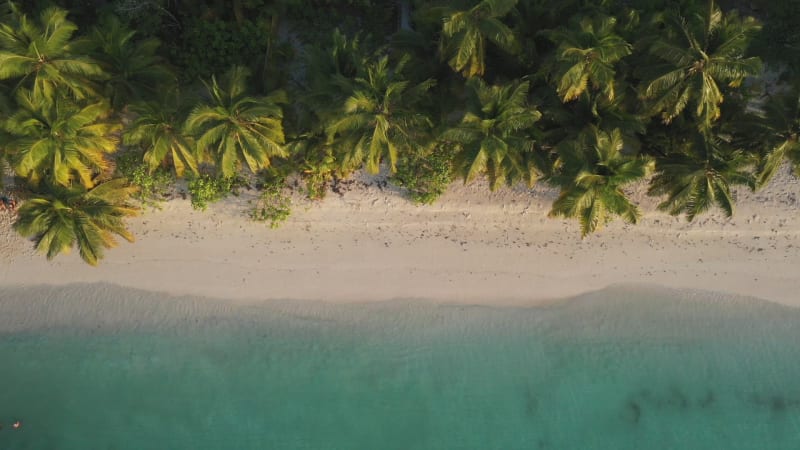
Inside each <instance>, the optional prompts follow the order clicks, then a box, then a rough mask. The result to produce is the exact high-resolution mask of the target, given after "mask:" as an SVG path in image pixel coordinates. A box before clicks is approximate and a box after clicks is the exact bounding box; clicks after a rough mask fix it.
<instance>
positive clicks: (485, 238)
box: [0, 169, 800, 306]
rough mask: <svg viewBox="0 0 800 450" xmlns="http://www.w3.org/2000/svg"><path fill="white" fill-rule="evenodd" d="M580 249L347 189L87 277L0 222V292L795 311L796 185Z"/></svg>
mask: <svg viewBox="0 0 800 450" xmlns="http://www.w3.org/2000/svg"><path fill="white" fill-rule="evenodd" d="M645 190H646V185H645V184H641V185H639V186H637V187H635V188H634V190H633V192H632V195H633V198H634V199H635V200H636V201H637V202H638V203H639V204H640V206H641V207H642V209H643V211H644V212H645V215H644V217H643V219H642V220H641V222H640V223H639V224H638V225H626V224H624V223H622V222H620V221H615V222H613V223H611V224H609V225H608V226H607V227H605V228H604V229H603V230H601V231H600V232H598V233H596V234H594V235H591V236H589V237H587V238H586V239H583V240H581V238H580V232H579V227H578V223H577V222H575V221H564V220H560V219H551V218H548V217H547V212H548V210H549V207H550V204H551V203H552V200H553V199H554V198H555V196H556V194H557V192H556V191H555V190H553V189H550V188H548V187H546V186H545V185H543V184H542V185H540V186H537V187H535V188H534V189H532V190H528V189H524V188H521V187H520V188H517V189H508V188H506V189H501V190H498V191H496V192H490V191H489V190H488V189H487V187H486V185H485V184H483V183H475V184H471V185H466V186H465V185H462V184H461V183H456V184H454V185H453V186H452V188H451V189H450V190H449V191H448V192H447V193H446V194H445V195H444V196H443V197H442V198H441V199H439V201H437V202H436V203H435V204H433V205H431V206H416V205H414V204H412V203H411V202H409V201H408V200H406V199H405V198H404V197H403V196H402V193H401V192H400V191H398V190H397V189H396V188H394V187H392V186H387V185H385V183H379V182H377V181H376V179H374V178H368V177H364V176H362V177H356V178H355V179H354V180H352V181H350V182H347V184H346V186H344V187H343V189H342V190H341V193H340V194H337V193H334V192H329V194H328V196H327V197H326V198H325V199H324V200H322V201H316V202H312V201H309V200H305V199H304V198H303V196H302V195H301V194H300V193H299V192H298V193H295V194H294V196H293V208H292V209H293V213H292V216H291V217H290V218H289V220H288V221H287V222H285V223H284V224H282V225H281V226H280V227H279V228H278V229H270V228H269V226H267V225H266V224H263V223H256V222H253V221H251V220H250V219H248V218H247V217H246V209H247V207H248V202H249V201H250V200H252V198H254V196H255V193H254V192H247V191H244V192H242V193H241V195H240V196H239V197H232V198H230V199H228V200H225V201H223V202H221V203H217V204H215V205H212V206H211V207H210V208H209V209H208V210H207V211H205V212H200V211H194V210H192V208H191V206H190V204H189V201H188V200H183V199H180V198H179V197H178V198H176V199H174V200H171V201H168V202H164V203H163V204H162V205H161V209H160V210H154V209H147V210H145V211H143V213H142V214H141V215H140V216H139V217H136V218H134V219H132V220H130V222H129V224H130V229H131V230H132V231H133V233H134V234H135V236H136V239H137V242H135V243H134V244H128V243H127V242H124V241H123V242H122V243H121V244H120V246H119V247H118V248H116V249H112V250H110V251H108V252H107V253H106V258H105V259H104V260H103V261H101V263H100V266H99V267H96V268H93V267H90V266H87V265H86V264H84V263H83V262H82V261H81V260H80V259H79V257H78V255H77V251H73V252H72V254H70V255H62V256H58V257H56V258H55V259H54V260H53V261H50V262H48V261H47V260H46V259H45V257H44V256H42V255H38V254H35V253H34V251H33V246H32V243H31V242H30V241H28V240H26V239H24V238H21V237H19V236H18V235H17V234H16V233H15V232H14V231H13V230H12V229H11V221H12V218H11V216H10V215H9V213H7V212H2V213H1V214H2V215H0V287H2V286H6V287H11V286H17V287H18V286H20V285H22V286H25V285H38V284H54V285H63V284H68V283H76V282H81V283H86V282H107V283H113V284H118V285H121V286H126V287H135V288H139V289H145V290H150V291H158V292H168V293H171V294H188V295H202V296H207V297H217V298H222V299H231V300H238V301H253V300H268V299H310V300H323V301H330V302H362V301H380V300H388V299H397V298H421V299H430V300H433V301H437V302H459V303H460V302H464V303H515V304H523V303H540V302H545V301H549V300H553V299H558V298H563V297H569V296H573V295H577V294H580V293H584V292H588V291H593V290H597V289H602V288H604V287H607V286H610V285H616V284H626V283H636V284H654V285H661V286H667V287H671V288H691V289H703V290H709V291H718V292H724V293H731V294H739V295H746V296H755V297H760V298H764V299H767V300H771V301H775V302H780V303H784V304H788V305H795V306H800V295H798V294H797V291H798V288H800V279H798V276H797V273H798V269H800V251H798V249H800V215H799V214H798V210H799V209H800V204H798V199H799V198H800V182H798V180H797V179H796V178H794V177H793V176H792V175H791V174H790V173H789V172H788V169H785V170H782V171H781V173H780V175H778V176H777V177H776V178H775V179H774V180H773V182H772V183H771V184H770V185H769V186H767V187H766V188H764V189H762V190H761V191H758V192H756V193H752V192H749V191H747V190H743V189H740V190H738V192H737V197H738V201H737V210H736V214H735V215H734V217H733V218H732V219H726V218H724V217H723V215H722V214H721V213H720V212H719V211H712V212H711V213H710V214H706V215H703V216H700V217H699V218H697V219H696V220H695V221H694V222H693V223H687V222H686V221H685V219H683V218H675V217H671V216H669V215H666V214H663V213H660V212H658V211H656V208H655V205H656V204H657V199H653V198H649V197H647V196H646V195H644V191H645Z"/></svg>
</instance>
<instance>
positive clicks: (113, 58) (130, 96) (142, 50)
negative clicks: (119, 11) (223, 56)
mask: <svg viewBox="0 0 800 450" xmlns="http://www.w3.org/2000/svg"><path fill="white" fill-rule="evenodd" d="M136 35H137V33H136V31H134V30H131V29H130V28H128V27H127V26H126V25H125V24H123V23H122V22H121V21H120V19H119V18H118V17H117V16H106V17H104V18H103V20H102V21H101V22H100V24H99V25H97V26H95V27H94V28H93V29H92V33H91V39H92V41H93V43H94V44H95V45H96V46H97V49H96V50H95V52H93V55H92V56H93V57H94V59H95V60H96V61H97V62H98V64H100V66H101V67H102V68H103V70H104V71H105V72H106V73H107V74H108V79H107V80H105V85H106V92H105V93H106V95H107V96H108V97H109V98H110V100H111V106H113V107H114V108H115V109H120V108H122V107H124V106H125V105H126V104H128V103H130V102H132V101H134V100H143V99H151V98H157V97H158V96H159V95H161V92H160V91H162V90H172V89H174V88H175V84H176V81H177V80H176V77H175V74H173V73H172V71H171V70H170V69H169V68H168V67H167V65H166V62H165V61H164V60H163V59H162V58H161V57H160V56H158V54H157V52H158V50H159V47H160V46H161V42H159V40H158V39H155V38H145V39H137V36H136Z"/></svg>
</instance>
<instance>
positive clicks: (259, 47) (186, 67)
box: [170, 17, 269, 82]
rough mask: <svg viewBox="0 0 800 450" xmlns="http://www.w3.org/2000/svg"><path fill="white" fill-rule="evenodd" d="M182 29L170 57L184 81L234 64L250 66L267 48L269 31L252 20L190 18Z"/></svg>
mask: <svg viewBox="0 0 800 450" xmlns="http://www.w3.org/2000/svg"><path fill="white" fill-rule="evenodd" d="M182 29H183V32H182V35H181V36H180V40H179V41H180V44H179V45H178V46H176V47H173V48H172V49H171V50H170V60H171V61H172V62H173V63H174V64H175V65H176V66H177V67H179V68H180V70H179V73H180V75H181V77H182V78H183V80H185V81H190V82H191V81H194V80H197V79H207V78H210V77H211V76H212V75H213V74H217V73H223V72H225V71H226V70H228V69H229V68H230V67H232V66H235V65H240V66H250V67H252V63H253V62H254V61H259V62H260V61H262V60H263V59H264V54H265V52H266V51H267V44H268V37H269V30H268V29H267V28H266V25H264V24H261V23H258V22H254V21H251V20H244V21H243V22H242V23H241V24H237V23H236V22H226V21H223V20H215V19H211V20H209V19H208V18H203V17H193V18H191V19H189V20H187V21H185V22H184V23H183V28H182Z"/></svg>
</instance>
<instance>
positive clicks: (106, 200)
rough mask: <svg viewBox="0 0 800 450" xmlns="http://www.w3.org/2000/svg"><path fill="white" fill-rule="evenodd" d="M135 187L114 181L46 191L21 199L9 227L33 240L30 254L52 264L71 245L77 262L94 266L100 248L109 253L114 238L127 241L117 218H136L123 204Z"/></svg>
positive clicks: (122, 225) (126, 203)
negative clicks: (77, 255) (39, 254)
mask: <svg viewBox="0 0 800 450" xmlns="http://www.w3.org/2000/svg"><path fill="white" fill-rule="evenodd" d="M134 191H135V188H133V187H131V186H128V185H127V182H126V180H125V179H122V178H117V179H115V180H111V181H107V182H105V183H102V184H99V185H97V186H96V187H94V188H93V189H90V190H87V189H86V188H85V187H83V186H80V185H78V186H72V187H69V188H67V187H63V186H58V185H56V186H50V187H48V189H46V190H44V191H42V192H40V193H35V194H34V195H33V196H32V197H31V198H29V199H27V200H26V201H25V202H24V203H23V204H22V205H21V206H20V207H19V210H18V217H17V221H16V222H15V223H14V228H15V229H16V230H17V231H18V232H19V233H20V234H22V235H23V236H26V237H32V238H33V239H34V240H35V241H36V249H37V250H39V251H40V252H42V253H44V254H46V255H47V259H52V258H54V257H55V256H56V255H58V254H60V253H68V252H69V251H70V250H71V249H72V248H73V247H74V246H75V245H76V244H77V246H78V251H79V252H80V256H81V258H82V259H83V260H84V261H85V262H86V263H88V264H90V265H92V266H95V265H97V263H98V261H99V260H100V259H101V258H102V257H103V249H105V248H113V247H115V246H116V244H117V242H116V240H115V239H114V235H117V236H120V237H122V238H124V239H125V240H127V241H129V242H133V235H131V233H130V232H129V231H128V230H127V229H126V228H125V224H124V223H123V219H124V218H125V217H129V216H134V215H136V212H137V210H136V208H134V207H133V206H131V205H130V204H129V203H128V198H129V197H130V196H131V194H132V193H133V192H134Z"/></svg>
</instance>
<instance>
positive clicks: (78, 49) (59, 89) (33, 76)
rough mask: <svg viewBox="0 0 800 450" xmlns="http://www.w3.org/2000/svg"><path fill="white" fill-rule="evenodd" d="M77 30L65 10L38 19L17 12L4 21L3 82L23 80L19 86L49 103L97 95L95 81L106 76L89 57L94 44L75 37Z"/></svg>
mask: <svg viewBox="0 0 800 450" xmlns="http://www.w3.org/2000/svg"><path fill="white" fill-rule="evenodd" d="M77 30H78V27H77V26H76V25H75V24H74V23H72V22H70V21H69V20H67V11H66V10H63V9H61V8H55V7H51V8H46V9H43V10H41V12H40V13H39V15H38V17H35V18H31V17H28V16H27V15H26V14H22V13H19V12H16V10H15V13H14V14H12V15H11V17H10V20H9V21H8V22H0V80H9V79H10V80H21V82H20V83H19V86H24V87H26V88H30V89H32V90H33V93H34V95H36V96H37V97H39V98H44V99H48V100H52V99H54V98H55V97H57V96H58V95H64V94H67V93H69V94H70V95H72V96H74V97H75V98H77V99H86V98H89V97H93V96H96V95H97V93H98V86H97V84H96V83H94V82H93V80H99V79H103V78H105V76H106V75H105V73H104V72H103V70H102V69H101V68H100V66H99V65H98V64H97V63H96V62H95V61H94V60H92V59H91V58H89V57H87V56H85V55H86V54H87V53H88V50H89V49H90V48H91V42H90V41H89V40H88V39H85V38H77V39H74V38H73V34H75V32H76V31H77Z"/></svg>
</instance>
